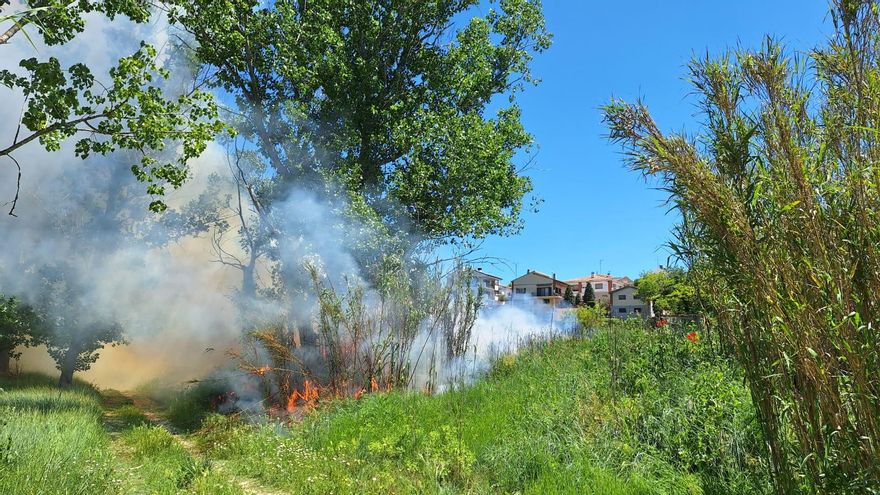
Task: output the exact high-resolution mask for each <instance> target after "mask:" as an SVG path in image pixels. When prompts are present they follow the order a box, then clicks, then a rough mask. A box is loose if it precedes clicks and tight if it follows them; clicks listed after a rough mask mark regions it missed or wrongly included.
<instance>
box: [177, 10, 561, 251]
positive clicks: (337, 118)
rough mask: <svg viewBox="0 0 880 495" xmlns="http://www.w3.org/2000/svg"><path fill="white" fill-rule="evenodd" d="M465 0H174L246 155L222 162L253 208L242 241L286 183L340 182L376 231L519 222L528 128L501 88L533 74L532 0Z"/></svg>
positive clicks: (454, 229) (276, 225)
mask: <svg viewBox="0 0 880 495" xmlns="http://www.w3.org/2000/svg"><path fill="white" fill-rule="evenodd" d="M477 4H478V2H477V1H476V0H441V1H430V2H424V1H421V0H403V1H395V2H387V1H384V0H367V1H360V2H351V1H348V0H316V1H308V2H306V1H285V2H272V3H269V4H265V3H261V2H257V1H256V0H230V1H224V2H216V1H212V0H211V1H209V0H197V1H194V2H180V3H179V5H178V7H179V8H178V9H176V11H175V13H174V15H173V16H172V17H173V19H174V20H175V21H176V22H177V23H178V24H179V25H181V26H183V27H184V28H185V29H186V30H188V31H189V32H190V33H191V34H192V36H193V38H194V39H195V40H196V42H197V46H196V48H195V55H196V58H197V59H198V60H199V61H200V62H201V63H203V64H205V65H206V66H209V67H210V68H211V69H212V70H213V71H214V73H215V74H216V79H215V81H216V84H217V86H219V87H221V88H222V89H223V90H224V91H226V92H228V93H230V94H231V95H233V96H234V97H235V100H236V102H237V105H238V107H239V111H240V115H241V118H240V119H238V120H237V121H236V126H237V128H238V129H239V131H240V135H241V136H242V138H243V139H245V140H246V141H247V143H248V144H247V145H245V146H243V147H244V148H246V149H249V150H253V151H255V152H256V153H254V154H253V155H252V158H254V160H253V161H252V162H251V164H250V165H251V167H250V169H245V167H242V168H243V169H244V170H242V169H240V170H238V171H235V176H236V178H237V179H239V180H241V181H243V182H245V183H246V184H245V186H244V189H245V190H246V191H247V192H246V197H248V199H250V200H253V203H254V209H255V210H256V211H257V212H258V216H257V219H256V224H255V225H254V226H253V229H252V230H253V234H254V235H253V236H252V238H259V237H261V236H264V237H265V236H268V237H273V236H276V237H277V236H279V235H280V232H281V231H282V230H283V229H282V228H281V225H283V224H284V223H285V220H284V219H279V218H273V212H272V211H271V206H272V204H273V203H275V202H277V201H278V199H279V198H284V197H286V195H287V193H288V192H289V191H290V189H291V188H294V187H297V188H303V189H306V190H309V191H312V192H315V193H317V194H324V195H326V196H328V197H330V196H336V195H341V196H342V197H344V198H345V199H346V200H347V202H348V203H349V205H350V210H351V214H353V215H355V216H356V217H357V218H359V219H361V220H362V221H363V222H364V223H366V224H370V225H375V226H376V230H378V231H381V232H384V233H385V234H387V235H388V236H389V237H391V238H397V239H401V238H406V239H409V237H408V236H409V235H410V234H411V233H412V232H413V231H415V232H416V233H417V234H418V239H428V240H432V241H446V240H449V239H451V238H465V237H467V238H480V237H484V236H487V235H490V234H509V233H512V232H516V231H517V230H518V229H519V227H520V224H521V219H520V212H521V210H522V208H523V197H524V196H525V195H526V194H527V193H528V192H529V191H530V190H531V181H530V180H529V179H528V177H526V176H524V175H523V174H522V173H521V168H520V167H518V166H517V164H516V162H515V157H516V156H517V154H518V153H521V152H523V151H528V149H529V147H530V145H531V143H532V138H531V136H530V135H529V134H528V133H527V132H526V131H525V129H524V128H523V126H522V123H521V122H520V110H519V107H518V106H517V104H516V95H517V94H518V93H519V92H520V91H521V90H522V89H524V88H525V87H526V85H528V84H532V83H535V82H536V79H535V78H534V77H533V75H532V73H531V70H530V61H531V59H532V56H533V54H535V53H538V52H541V51H543V50H545V49H546V48H547V47H548V46H549V44H550V36H549V34H548V33H547V32H546V30H545V27H544V18H543V14H542V11H541V5H540V2H539V1H538V0H504V1H501V2H499V3H498V4H497V8H494V9H489V10H488V11H485V13H483V14H482V15H480V13H479V12H478V11H477V10H476V9H475V8H474V7H475V6H476V5H477ZM463 16H470V19H469V20H466V21H464V23H463V24H462V20H461V19H462V17H463ZM490 104H493V105H492V107H490ZM496 108H497V110H495V109H496ZM240 172H241V173H240ZM266 178H270V180H266ZM275 213H276V214H277V212H275ZM258 244H260V245H261V246H266V245H267V244H269V243H266V242H258ZM364 252H368V253H375V252H377V249H376V246H375V245H371V246H369V247H366V248H365V249H364Z"/></svg>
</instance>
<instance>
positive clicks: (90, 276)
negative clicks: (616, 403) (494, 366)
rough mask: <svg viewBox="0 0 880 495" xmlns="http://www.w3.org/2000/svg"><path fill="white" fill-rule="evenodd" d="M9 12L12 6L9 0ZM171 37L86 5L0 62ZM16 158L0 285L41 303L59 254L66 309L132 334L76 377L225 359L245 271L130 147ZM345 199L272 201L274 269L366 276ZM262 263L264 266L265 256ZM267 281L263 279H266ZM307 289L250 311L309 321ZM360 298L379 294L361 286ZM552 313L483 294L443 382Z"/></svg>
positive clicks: (17, 107)
mask: <svg viewBox="0 0 880 495" xmlns="http://www.w3.org/2000/svg"><path fill="white" fill-rule="evenodd" d="M11 10H13V11H14V10H16V8H15V6H13V8H12V9H11ZM34 39H35V40H38V37H34ZM168 39H169V27H168V25H167V22H166V21H165V19H164V18H163V17H162V16H157V17H156V20H155V21H154V22H153V23H149V24H145V25H137V24H133V23H131V22H128V21H125V20H124V19H121V18H117V19H115V20H114V21H108V20H107V19H106V18H104V17H102V16H100V15H97V14H95V15H89V16H87V28H86V31H85V32H84V33H82V34H81V35H79V36H77V38H76V39H75V40H74V41H73V42H71V43H68V44H65V45H63V46H60V47H46V46H42V45H38V46H37V47H36V48H34V47H33V46H31V45H30V43H29V42H28V41H27V39H26V38H25V37H24V36H20V35H19V36H17V37H16V38H13V40H12V41H11V43H10V44H8V45H6V46H3V47H0V53H2V54H3V57H2V58H0V68H3V69H9V70H13V71H18V70H19V69H18V68H17V66H16V65H17V62H18V61H19V60H20V59H22V58H27V57H31V56H35V57H38V58H39V59H45V58H47V57H49V56H55V57H57V58H58V59H59V60H61V61H62V65H63V66H70V65H72V64H74V63H77V62H83V63H86V64H87V65H88V66H89V67H90V68H91V69H92V71H93V73H94V74H95V75H96V76H97V77H98V78H99V79H100V78H101V76H102V75H105V76H106V74H107V71H108V70H109V69H110V67H112V66H113V65H114V64H115V63H116V61H117V60H118V59H119V58H120V57H123V56H127V55H130V54H131V53H133V52H134V51H136V50H137V48H138V46H139V43H140V41H141V40H146V41H147V42H149V43H152V44H154V45H156V46H157V47H159V48H163V47H165V45H166V44H167V40H168ZM166 48H167V47H166ZM163 53H164V54H163V55H162V56H163V57H167V56H168V55H167V52H163ZM176 74H177V76H178V78H180V79H181V80H182V79H185V77H184V76H180V73H176ZM2 91H3V96H4V101H5V102H6V103H5V104H4V105H3V106H0V147H5V146H7V145H8V144H9V143H10V142H11V137H12V136H14V135H15V132H16V125H17V122H18V121H19V117H20V112H21V108H22V104H23V97H22V95H20V94H12V92H10V91H9V90H7V89H3V90H2ZM16 158H17V159H18V161H19V162H20V163H21V166H22V174H23V177H22V183H21V192H22V194H21V198H20V200H19V203H18V206H17V208H16V213H17V215H18V217H10V216H7V215H5V212H3V213H4V215H2V216H0V239H2V243H3V249H2V250H0V293H3V294H15V295H18V296H20V297H23V298H25V299H26V300H28V301H29V302H32V303H39V302H40V299H41V298H42V297H44V292H43V291H41V286H40V281H39V273H38V270H39V268H40V267H43V266H52V265H57V264H59V263H63V264H64V265H65V266H66V267H68V268H67V270H68V271H69V273H68V274H67V276H69V277H71V278H73V279H75V280H76V282H77V286H78V287H80V290H81V292H80V293H79V294H77V298H76V302H75V303H73V304H71V305H70V307H68V308H67V311H76V312H88V313H90V317H91V318H93V319H95V320H107V321H116V322H118V323H120V324H121V325H122V326H123V328H124V329H125V332H126V334H127V335H128V337H129V340H130V344H129V345H127V346H122V347H117V348H113V349H106V350H104V351H102V357H101V359H99V360H98V361H97V362H96V363H95V364H94V365H92V369H91V370H90V371H88V372H86V373H83V374H82V375H81V376H82V377H83V378H85V379H87V380H92V381H96V382H98V383H99V384H101V385H102V386H111V387H117V388H132V387H134V386H136V385H138V384H141V383H144V382H147V381H150V380H154V379H157V378H168V377H173V380H174V381H175V382H177V383H182V382H184V381H187V380H190V379H198V378H202V377H204V376H205V375H206V374H208V373H210V372H212V371H214V370H216V369H217V368H219V367H223V366H230V365H231V364H234V363H233V360H231V359H230V358H229V357H228V356H227V354H226V352H225V351H226V350H227V349H230V348H235V347H237V346H238V343H239V339H240V337H241V334H242V328H243V326H246V322H243V321H242V319H241V315H240V314H239V310H238V308H239V306H238V303H241V301H240V300H239V301H234V296H235V295H236V293H237V291H238V290H240V289H241V285H242V284H241V277H242V273H241V271H240V270H238V269H236V268H234V267H230V266H228V265H225V264H222V263H217V262H216V261H217V252H216V249H215V248H216V245H214V244H212V242H211V239H210V236H209V235H202V236H200V237H186V238H183V239H177V237H175V236H173V235H172V233H171V232H168V231H166V227H165V226H164V223H163V222H162V221H161V217H159V216H156V215H153V214H151V213H148V212H147V204H148V202H149V199H148V197H147V196H146V195H145V194H143V189H144V185H143V184H138V183H137V182H136V181H135V179H134V178H133V177H132V175H131V173H130V172H129V170H128V168H129V166H130V164H131V163H132V161H134V160H133V159H132V157H129V156H126V155H125V154H123V153H118V154H115V155H112V156H109V157H92V158H90V159H88V160H84V161H83V160H80V159H78V158H74V156H73V151H72V143H71V142H70V141H68V142H66V143H65V144H64V145H63V147H62V149H61V150H60V151H58V152H55V153H48V152H46V151H44V150H43V149H42V148H41V147H40V146H39V144H37V143H36V142H34V143H31V144H29V145H28V146H26V147H24V148H22V149H20V150H19V151H18V152H17V153H16ZM227 167H228V163H227V156H226V152H225V150H224V148H223V146H221V145H220V144H217V143H213V144H211V145H210V146H209V147H208V149H207V151H206V152H205V153H204V154H203V155H202V156H201V157H200V158H199V159H197V160H194V161H193V162H191V177H190V179H189V181H188V182H187V183H186V184H185V185H184V187H182V188H181V189H180V190H177V191H169V194H168V196H167V198H166V200H167V202H168V203H169V205H170V206H171V207H172V208H175V207H177V208H179V207H181V206H183V205H185V204H187V202H189V201H191V200H193V199H195V198H197V197H198V196H199V195H200V194H202V193H203V192H204V191H205V190H206V188H207V186H208V183H209V178H210V177H212V176H214V175H219V176H221V177H223V176H226V177H228V176H229V170H228V168H227ZM16 173H17V171H16V169H15V167H14V166H13V164H12V162H10V161H8V160H6V161H3V162H0V203H2V202H3V201H7V200H10V199H12V197H13V196H14V194H15V182H16V180H15V178H16ZM220 184H221V188H220V190H219V191H217V194H221V195H222V194H230V195H234V194H235V192H236V191H235V189H234V187H235V185H234V184H233V183H232V182H231V181H230V180H226V181H221V182H220ZM345 207H346V205H345V201H344V199H342V197H340V198H338V199H336V200H328V199H326V196H320V197H319V196H317V195H315V194H313V193H311V192H309V191H303V190H296V189H295V190H293V191H291V192H290V193H289V194H288V195H287V196H286V198H285V199H284V200H282V201H278V202H276V203H275V204H273V206H272V213H271V214H272V217H273V219H274V220H275V221H276V222H277V225H276V227H277V228H278V229H279V230H281V231H283V232H285V234H286V235H285V241H284V242H285V244H284V246H281V247H280V249H278V256H279V259H278V260H277V261H278V263H280V264H281V265H283V266H286V267H290V269H289V270H287V271H286V272H285V273H284V275H283V276H285V277H287V280H286V281H287V283H288V284H289V285H291V286H299V287H308V286H310V281H309V280H308V275H307V273H306V271H305V270H303V269H302V266H303V263H304V262H306V261H308V262H311V263H314V264H316V265H318V266H319V267H320V269H321V272H322V273H323V274H324V276H325V277H326V281H327V282H328V283H329V284H330V285H332V286H333V287H335V288H336V289H337V290H344V288H345V287H347V286H348V285H349V284H352V285H358V284H363V283H364V279H365V278H364V277H363V276H362V274H361V273H360V272H359V264H358V262H357V260H356V259H355V257H354V255H353V254H352V249H351V246H354V245H364V244H368V243H369V242H370V239H368V238H367V236H368V235H369V234H368V232H369V228H367V227H365V226H363V225H359V224H357V223H356V222H353V221H352V220H351V219H350V218H349V217H347V216H345V215H343V214H342V213H341V212H343V211H344V210H345V209H346V208H345ZM247 215H250V216H253V215H254V213H253V212H252V211H249V212H247ZM231 217H233V216H232V215H231ZM236 221H237V220H235V218H231V219H230V222H232V227H231V228H230V229H229V232H232V233H235V231H236V228H235V227H236V225H237V224H236V223H235V222H236ZM171 239H177V240H175V241H170V240H171ZM239 241H240V240H239V239H238V238H236V237H234V236H230V237H228V238H225V239H223V241H222V246H223V248H224V249H225V250H227V251H228V252H229V253H230V254H232V255H233V256H239V257H241V258H245V256H244V254H245V253H244V252H243V251H242V248H241V244H240V242H239ZM262 270H263V272H264V273H262V275H263V276H264V277H268V276H269V274H268V270H267V267H266V266H265V265H264V266H262ZM267 282H268V281H266V280H264V285H265V283H267ZM304 294H305V297H304V298H303V297H300V298H298V299H296V298H292V299H291V300H290V304H289V307H276V306H277V305H278V304H279V303H269V304H267V303H266V302H265V301H263V302H262V303H261V306H260V311H261V312H262V313H263V314H264V316H265V315H269V316H270V317H271V316H278V317H287V318H294V319H297V320H299V321H307V320H308V319H310V318H311V317H313V315H314V311H315V304H314V303H315V301H314V300H311V299H310V298H309V297H308V291H304ZM365 299H366V300H367V301H376V300H378V299H380V298H379V296H378V295H377V294H376V293H375V291H369V290H368V291H367V294H366V298H365ZM561 315H562V313H561V312H559V311H555V310H553V309H551V308H549V307H547V306H544V305H542V304H539V303H531V302H528V303H522V302H519V303H516V304H513V303H508V304H505V305H499V306H496V305H494V303H489V305H487V306H485V307H484V309H483V310H482V311H481V313H480V315H479V317H478V319H477V322H476V324H475V326H474V329H473V334H472V339H471V345H470V347H469V350H468V352H467V353H466V354H465V356H464V357H462V358H459V359H457V360H454V361H453V362H447V363H444V365H443V367H442V369H441V370H440V372H439V376H440V383H439V385H440V386H441V387H443V386H444V382H449V383H453V382H455V381H456V380H458V381H461V380H466V381H470V380H471V379H473V378H474V377H475V376H478V375H479V374H480V373H482V372H483V371H485V370H486V369H487V368H488V366H489V364H490V362H491V360H492V359H493V358H494V357H495V356H497V355H500V354H504V353H511V352H516V351H517V350H518V349H519V348H520V346H522V345H523V344H525V343H528V342H529V341H530V340H531V339H535V338H546V337H548V336H552V335H557V334H565V333H566V332H568V331H570V330H571V322H570V321H567V320H565V319H564V318H562V316H561ZM430 345H436V336H435V335H429V334H427V333H423V334H422V335H421V336H419V337H418V338H417V339H416V342H415V344H414V346H413V348H414V349H424V348H425V347H426V346H430ZM23 362H24V366H25V369H43V370H51V369H52V368H53V367H54V366H53V363H51V361H50V360H49V359H48V356H47V355H46V354H45V352H44V351H43V350H41V349H36V350H31V351H29V352H28V353H27V354H26V355H25V358H24V360H23ZM420 365H421V364H420ZM224 376H227V377H233V376H235V377H236V378H229V379H230V381H233V382H241V383H242V384H243V385H242V388H247V387H245V385H247V384H246V383H245V382H247V381H248V379H247V377H242V376H241V375H235V374H234V373H226V374H225V375H224Z"/></svg>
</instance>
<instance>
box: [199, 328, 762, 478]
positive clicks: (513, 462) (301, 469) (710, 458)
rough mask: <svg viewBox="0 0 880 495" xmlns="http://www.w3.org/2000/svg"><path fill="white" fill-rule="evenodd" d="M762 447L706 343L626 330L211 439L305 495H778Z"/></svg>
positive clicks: (727, 369)
mask: <svg viewBox="0 0 880 495" xmlns="http://www.w3.org/2000/svg"><path fill="white" fill-rule="evenodd" d="M697 338H699V337H697ZM759 435H760V434H759V431H758V426H757V423H756V422H755V417H754V413H753V409H752V405H751V403H750V400H749V397H748V393H747V390H746V389H745V387H744V386H743V384H742V378H741V376H740V375H739V373H738V372H736V370H735V369H734V368H732V366H731V365H730V364H729V363H727V362H725V361H723V360H720V359H717V358H716V357H715V356H714V354H713V353H712V352H711V350H709V349H708V346H707V345H704V344H701V343H699V342H696V343H693V342H691V341H690V340H688V339H687V338H686V336H685V333H683V332H681V331H673V330H670V331H660V330H658V331H654V330H649V331H646V330H645V329H643V328H641V327H640V326H634V325H618V326H615V327H612V329H611V330H607V329H606V330H603V331H600V332H598V333H597V334H596V335H594V336H593V337H592V338H589V339H580V340H568V341H563V340H559V341H554V342H549V343H543V344H540V345H536V346H534V347H533V348H532V349H530V350H528V351H526V352H524V353H522V354H521V355H519V356H517V357H513V356H509V357H505V358H502V359H501V360H500V361H499V362H497V363H496V365H495V366H494V368H493V369H492V371H491V373H490V375H489V376H488V377H487V378H486V379H485V380H483V381H480V382H479V383H476V384H475V385H473V386H470V387H466V388H463V389H460V390H455V391H452V392H448V393H445V394H441V395H439V396H436V397H426V396H423V395H420V394H415V393H398V392H395V393H391V394H383V395H373V396H369V397H366V398H364V399H363V400H361V401H360V402H354V401H350V402H346V403H341V404H336V405H333V406H330V407H329V408H325V409H324V410H320V411H318V412H316V413H314V414H313V415H311V416H310V417H309V418H307V419H306V420H305V421H303V422H302V423H300V424H297V425H294V426H292V427H289V426H283V425H279V424H266V425H262V426H254V425H245V424H237V423H236V422H235V420H234V419H229V418H222V417H219V416H215V417H212V418H210V419H209V420H208V421H207V422H206V424H205V427H204V428H203V429H202V431H201V433H199V434H198V435H197V439H198V441H199V443H200V445H202V447H203V448H204V449H205V451H206V454H207V455H208V457H209V458H213V459H223V460H225V461H226V462H227V465H228V466H230V467H231V468H232V469H234V470H235V471H236V472H237V473H239V474H241V475H244V476H248V477H252V478H255V479H258V480H260V482H261V483H263V484H265V485H268V486H273V487H276V488H278V489H281V490H283V491H289V492H290V493H313V494H319V493H377V494H378V493H535V494H538V493H572V494H574V493H602V494H613V493H627V494H629V493H636V494H638V493H645V494H649V493H651V494H653V493H656V494H661V493H668V494H677V493H681V494H685V493H694V494H696V493H718V494H727V493H762V492H767V491H768V490H769V487H768V478H767V471H766V466H765V465H764V464H763V461H762V459H763V452H762V450H761V449H762V443H761V442H760V441H759V438H760V436H759Z"/></svg>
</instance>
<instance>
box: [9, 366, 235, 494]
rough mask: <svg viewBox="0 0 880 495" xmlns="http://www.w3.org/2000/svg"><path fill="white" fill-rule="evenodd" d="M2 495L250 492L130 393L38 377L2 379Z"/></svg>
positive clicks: (25, 376) (22, 376)
mask: <svg viewBox="0 0 880 495" xmlns="http://www.w3.org/2000/svg"><path fill="white" fill-rule="evenodd" d="M102 402H103V405H104V407H106V408H107V410H104V409H103V408H102ZM123 403H124V404H123ZM119 404H122V405H119ZM102 413H104V414H105V417H104V418H102ZM102 419H103V422H104V423H105V426H111V425H118V426H122V427H123V428H122V429H121V434H120V435H114V436H110V435H108V434H107V432H106V431H105V428H104V427H102ZM120 423H121V424H120ZM0 492H2V493H10V494H12V493H15V494H18V493H46V494H54V493H59V494H60V493H102V494H103V493H106V494H129V493H131V494H141V493H156V494H166V493H167V494H194V495H195V494H198V495H241V494H243V493H245V492H244V490H242V489H241V488H240V487H239V486H238V485H237V484H236V483H235V482H234V481H233V480H231V479H230V478H229V477H228V476H227V475H225V474H224V473H222V472H220V471H218V470H217V469H209V467H208V465H207V464H206V463H205V462H203V461H202V460H200V459H198V458H196V457H195V456H193V455H192V454H191V453H189V452H187V451H186V450H185V448H184V447H183V446H182V444H181V443H180V441H179V440H178V439H176V438H174V437H173V436H172V435H170V434H169V433H168V432H167V431H165V430H163V429H161V428H158V427H155V426H148V425H147V424H146V418H145V417H144V415H143V413H142V412H141V411H139V410H138V409H136V408H135V407H133V406H132V405H131V404H130V400H128V399H127V398H126V397H125V396H122V395H121V394H119V393H118V392H116V393H114V392H103V393H101V394H100V395H99V393H98V392H97V391H96V390H95V389H94V388H92V387H90V386H88V385H86V384H83V383H76V384H75V385H74V386H73V387H71V388H70V389H68V390H64V391H59V390H58V389H57V388H56V387H55V386H54V379H52V378H51V377H48V376H45V375H38V374H24V375H19V376H14V377H0Z"/></svg>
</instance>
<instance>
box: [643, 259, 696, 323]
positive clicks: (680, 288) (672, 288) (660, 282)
mask: <svg viewBox="0 0 880 495" xmlns="http://www.w3.org/2000/svg"><path fill="white" fill-rule="evenodd" d="M635 286H636V288H637V289H638V295H639V297H640V298H641V299H642V300H644V301H653V302H654V311H655V312H656V313H657V314H662V313H665V314H673V315H676V314H678V315H680V314H694V313H696V312H698V311H699V309H700V304H699V301H698V300H697V290H696V288H695V287H694V285H693V283H692V282H691V281H689V280H688V273H687V272H686V271H685V270H683V269H681V268H668V269H665V270H655V271H650V272H645V273H643V274H642V275H641V276H640V277H639V278H638V280H636V281H635Z"/></svg>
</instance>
